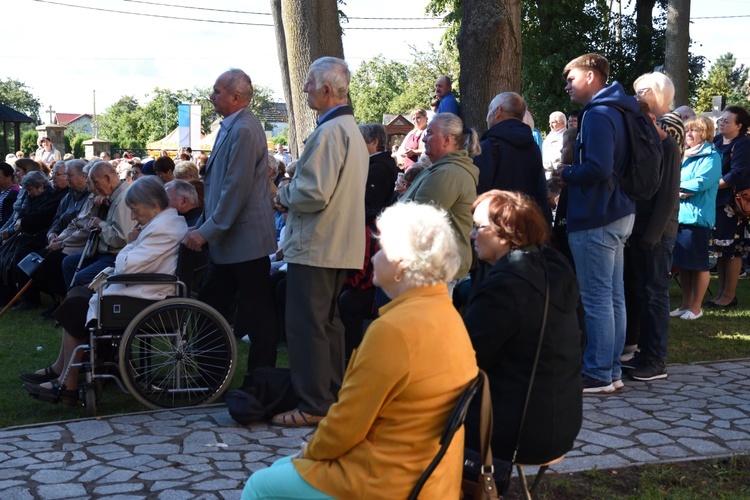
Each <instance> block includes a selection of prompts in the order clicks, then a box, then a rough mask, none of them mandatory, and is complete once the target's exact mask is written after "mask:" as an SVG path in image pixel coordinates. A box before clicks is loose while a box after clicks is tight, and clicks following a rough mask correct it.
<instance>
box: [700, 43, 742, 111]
mask: <svg viewBox="0 0 750 500" xmlns="http://www.w3.org/2000/svg"><path fill="white" fill-rule="evenodd" d="M736 64H737V60H736V59H735V57H734V55H732V53H731V52H727V53H726V54H724V55H722V56H720V57H719V58H718V59H717V60H716V62H715V63H714V65H713V66H712V67H711V69H710V70H709V71H708V75H707V76H706V78H705V79H704V80H703V81H702V82H701V83H699V84H698V92H697V94H696V97H695V102H694V104H693V107H694V108H695V112H696V113H702V112H704V111H711V105H712V99H713V96H715V95H723V96H726V98H727V106H731V105H735V106H745V107H747V106H748V99H747V95H748V68H746V67H745V65H744V64H740V65H739V67H736Z"/></svg>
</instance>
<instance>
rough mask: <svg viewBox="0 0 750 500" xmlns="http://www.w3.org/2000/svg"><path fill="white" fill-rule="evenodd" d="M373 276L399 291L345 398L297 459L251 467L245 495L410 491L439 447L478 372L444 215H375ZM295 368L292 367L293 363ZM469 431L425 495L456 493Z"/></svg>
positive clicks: (356, 364)
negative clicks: (453, 284) (457, 303)
mask: <svg viewBox="0 0 750 500" xmlns="http://www.w3.org/2000/svg"><path fill="white" fill-rule="evenodd" d="M378 231H379V232H380V245H381V250H380V251H379V252H378V253H377V254H375V256H374V257H373V265H374V282H375V284H376V285H377V286H379V287H381V288H382V289H383V290H384V291H385V293H386V294H387V295H388V296H389V297H390V298H391V299H393V300H392V302H390V303H389V304H387V305H386V306H384V307H382V308H381V309H380V317H379V318H378V319H377V320H375V321H374V322H373V323H372V325H371V326H370V328H369V329H368V330H367V332H366V333H365V337H364V340H363V341H362V344H361V345H360V347H359V348H358V349H357V350H355V351H354V353H353V355H352V358H351V361H350V363H349V367H348V370H347V372H346V376H345V378H344V383H343V386H342V387H341V391H340V392H339V400H338V402H337V403H336V404H334V405H333V406H331V408H330V410H329V412H328V415H327V416H326V417H325V418H324V419H323V420H322V421H321V422H320V424H319V426H318V429H317V431H316V432H315V434H313V436H312V438H311V439H310V442H309V443H307V444H306V445H305V446H304V447H303V449H302V450H301V451H300V453H298V454H297V455H296V456H295V457H287V458H284V459H281V460H279V461H278V462H276V463H275V464H273V465H272V466H271V467H270V468H268V469H264V470H261V471H258V472H256V473H254V474H253V475H252V476H251V477H250V479H249V480H248V482H247V485H246V486H245V490H244V492H243V495H242V498H243V499H256V498H306V499H328V498H340V499H349V498H367V499H377V498H383V499H386V498H387V499H393V498H406V497H407V496H408V495H409V492H410V491H411V489H412V488H413V487H414V485H415V483H416V482H417V479H418V478H419V476H420V474H421V473H422V472H423V471H424V469H425V468H426V467H427V465H428V464H429V463H430V461H431V460H432V458H433V457H434V456H435V454H436V453H437V451H438V449H439V448H440V445H439V439H440V435H441V433H442V431H443V429H444V427H445V424H446V421H447V419H448V416H449V415H450V412H451V410H452V409H453V407H454V405H455V404H456V399H457V397H458V395H459V394H460V393H461V391H462V390H463V389H464V388H465V387H466V385H467V384H468V383H469V382H470V381H471V380H472V379H474V378H475V377H476V375H477V365H476V358H475V354H474V350H473V349H472V347H471V342H470V340H469V336H468V333H467V331H466V328H465V327H464V325H463V321H462V320H461V317H460V316H459V314H458V312H457V311H456V309H455V308H454V307H453V304H452V302H451V299H450V297H449V296H448V291H447V286H446V282H447V281H448V280H450V279H451V278H453V276H454V275H455V273H456V270H457V269H458V267H459V265H460V256H459V254H458V250H457V248H456V242H455V238H454V236H453V233H452V230H451V227H450V224H449V222H448V218H447V215H446V213H445V212H444V211H442V210H439V209H436V208H434V207H432V206H428V205H418V204H415V203H399V204H396V205H394V206H392V207H390V208H387V209H386V210H385V211H384V212H383V214H382V215H381V216H380V218H379V219H378ZM292 369H294V368H293V367H292ZM463 442H464V439H463V429H460V430H459V431H458V432H457V433H456V435H455V436H454V438H453V441H452V443H451V446H450V448H449V449H448V452H447V453H446V455H445V457H444V458H443V460H442V461H441V463H440V465H439V466H438V468H437V469H436V470H435V472H434V473H433V474H432V476H431V477H430V479H429V480H428V482H427V483H426V485H425V486H424V488H423V489H422V497H423V498H458V497H459V492H460V488H461V473H462V453H463Z"/></svg>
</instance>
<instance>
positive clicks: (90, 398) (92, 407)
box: [84, 384, 99, 417]
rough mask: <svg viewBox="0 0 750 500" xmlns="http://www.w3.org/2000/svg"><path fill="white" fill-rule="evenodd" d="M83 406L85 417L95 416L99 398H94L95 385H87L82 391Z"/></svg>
mask: <svg viewBox="0 0 750 500" xmlns="http://www.w3.org/2000/svg"><path fill="white" fill-rule="evenodd" d="M84 395H85V405H86V416H87V417H95V416H96V403H97V400H98V399H99V398H97V397H96V385H95V384H89V385H88V386H87V387H86V389H85V390H84Z"/></svg>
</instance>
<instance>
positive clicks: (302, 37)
mask: <svg viewBox="0 0 750 500" xmlns="http://www.w3.org/2000/svg"><path fill="white" fill-rule="evenodd" d="M280 1H281V25H282V29H283V33H284V47H285V53H286V61H287V63H286V66H287V67H286V68H285V67H284V63H283V62H282V58H281V57H280V58H279V64H280V65H281V71H282V72H283V73H284V74H285V75H288V76H285V77H284V78H285V79H287V78H288V81H289V88H290V90H289V94H290V95H291V99H290V98H289V96H287V92H286V91H285V92H284V95H285V98H286V99H287V109H290V110H291V111H292V112H291V113H290V114H289V127H290V128H291V127H294V137H295V145H294V148H295V149H293V152H292V153H291V154H292V156H294V157H295V158H296V157H298V156H299V154H300V153H301V152H302V148H303V147H304V140H305V139H306V138H307V136H308V135H310V132H312V131H313V129H314V128H315V121H316V120H317V118H318V117H317V113H316V112H315V111H313V110H312V109H310V108H309V107H308V106H307V99H306V98H305V94H304V92H302V88H303V87H304V85H305V81H306V80H307V73H308V71H309V69H310V64H312V62H313V61H315V60H316V59H318V58H319V57H323V56H333V57H339V58H341V59H343V58H344V46H343V44H342V43H341V26H339V18H338V12H339V11H338V5H337V3H336V0H304V1H303V0H280ZM277 23H278V21H277V20H276V17H275V16H274V24H277ZM277 41H278V35H277ZM281 50H283V49H282V48H281V47H280V48H279V51H281ZM285 85H286V84H285ZM289 103H291V106H289ZM290 136H291V130H290ZM290 149H291V148H290Z"/></svg>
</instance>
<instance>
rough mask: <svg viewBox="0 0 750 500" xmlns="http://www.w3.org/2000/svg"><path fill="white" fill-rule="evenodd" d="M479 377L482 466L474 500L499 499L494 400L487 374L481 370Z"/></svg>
mask: <svg viewBox="0 0 750 500" xmlns="http://www.w3.org/2000/svg"><path fill="white" fill-rule="evenodd" d="M479 376H480V377H481V379H482V403H481V409H480V413H479V446H480V453H481V456H482V466H481V468H480V474H479V477H478V478H477V489H476V491H475V494H474V498H491V499H494V498H499V497H500V493H499V492H498V489H497V483H496V482H495V476H494V473H495V469H494V466H493V464H492V400H491V396H490V383H489V380H487V374H486V373H485V372H484V370H482V369H481V368H480V369H479ZM509 470H510V469H509ZM506 484H507V482H506Z"/></svg>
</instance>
